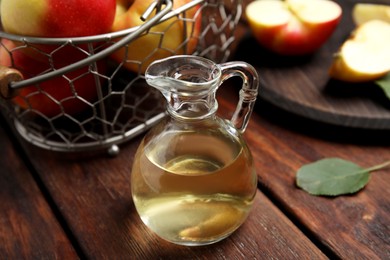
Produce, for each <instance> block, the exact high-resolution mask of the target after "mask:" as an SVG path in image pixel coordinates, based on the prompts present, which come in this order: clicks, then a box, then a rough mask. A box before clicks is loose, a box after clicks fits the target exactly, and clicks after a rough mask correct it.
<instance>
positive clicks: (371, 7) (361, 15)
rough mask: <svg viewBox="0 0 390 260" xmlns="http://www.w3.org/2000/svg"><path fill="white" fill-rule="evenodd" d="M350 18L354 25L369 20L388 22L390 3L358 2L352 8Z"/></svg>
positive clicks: (389, 18)
mask: <svg viewBox="0 0 390 260" xmlns="http://www.w3.org/2000/svg"><path fill="white" fill-rule="evenodd" d="M352 18H353V20H354V22H355V24H356V25H361V24H363V23H365V22H368V21H370V20H382V21H385V22H388V23H390V5H381V4H366V3H358V4H356V5H355V6H354V7H353V9H352Z"/></svg>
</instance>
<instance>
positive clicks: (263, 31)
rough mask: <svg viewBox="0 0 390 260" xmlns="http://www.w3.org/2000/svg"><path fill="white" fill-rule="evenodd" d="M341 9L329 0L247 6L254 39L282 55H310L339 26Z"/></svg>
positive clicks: (262, 0)
mask: <svg viewBox="0 0 390 260" xmlns="http://www.w3.org/2000/svg"><path fill="white" fill-rule="evenodd" d="M341 14H342V9H341V7H340V6H339V5H338V4H337V3H335V2H333V1H330V0H285V1H281V0H257V1H254V2H251V3H250V4H249V5H248V6H247V7H246V17H247V19H248V23H249V25H250V27H251V29H252V32H253V35H254V37H255V38H256V39H257V40H258V42H259V43H260V44H261V45H263V46H264V47H266V48H268V49H270V50H272V51H274V52H276V53H279V54H282V55H302V54H309V53H312V52H314V51H316V50H317V49H318V48H320V47H321V46H322V45H323V43H324V42H325V41H326V40H327V39H328V38H329V37H330V36H331V35H332V33H333V31H334V30H335V28H336V27H337V25H338V24H339V21H340V18H341Z"/></svg>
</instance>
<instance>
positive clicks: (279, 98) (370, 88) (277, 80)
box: [233, 0, 390, 129]
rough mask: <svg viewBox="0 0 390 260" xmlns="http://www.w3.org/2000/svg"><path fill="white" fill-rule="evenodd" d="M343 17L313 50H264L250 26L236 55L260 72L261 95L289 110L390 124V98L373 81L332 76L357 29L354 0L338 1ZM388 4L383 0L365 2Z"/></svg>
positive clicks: (331, 119) (336, 120) (351, 122)
mask: <svg viewBox="0 0 390 260" xmlns="http://www.w3.org/2000/svg"><path fill="white" fill-rule="evenodd" d="M337 2H339V3H340V5H341V6H342V9H343V15H342V20H341V22H340V24H339V26H338V28H337V30H336V31H335V33H334V34H333V35H332V37H331V38H330V39H329V40H328V41H327V42H326V43H325V44H324V45H323V46H322V47H321V48H320V49H319V50H318V51H316V52H315V53H313V55H308V56H297V57H290V56H279V55H275V54H273V53H271V52H270V51H267V50H265V49H264V48H262V47H261V46H260V44H258V43H257V41H256V40H255V39H254V37H253V36H252V35H251V33H250V30H249V29H248V28H246V31H247V32H246V35H244V37H243V38H242V39H240V40H241V41H240V42H239V43H238V44H237V50H236V53H235V56H234V57H233V59H236V60H244V61H247V62H249V63H251V64H252V65H253V66H255V67H256V69H257V70H258V72H259V74H260V75H261V85H262V93H261V95H260V97H261V98H262V99H265V100H267V101H268V102H271V103H273V104H274V105H276V106H279V107H281V108H283V109H285V110H287V111H292V112H294V113H296V114H298V115H301V116H305V117H308V118H311V119H314V120H318V121H321V122H326V123H332V124H335V125H341V126H350V127H359V128H368V129H390V102H389V100H388V99H387V98H386V96H385V94H384V92H383V91H382V90H381V89H380V88H379V87H378V86H376V85H375V84H374V83H372V82H369V83H360V84H356V83H355V84H347V83H345V82H341V81H337V80H332V79H331V78H330V77H329V74H328V71H329V68H330V65H331V63H332V59H333V55H334V53H336V52H337V51H338V49H339V47H340V46H341V45H342V43H343V42H344V41H345V40H346V38H348V36H349V35H350V33H351V31H352V30H353V29H354V28H355V25H354V23H353V21H352V15H351V12H352V8H353V6H354V4H356V3H355V1H337ZM366 2H372V3H382V4H385V3H387V4H388V1H387V2H386V1H385V0H372V1H366Z"/></svg>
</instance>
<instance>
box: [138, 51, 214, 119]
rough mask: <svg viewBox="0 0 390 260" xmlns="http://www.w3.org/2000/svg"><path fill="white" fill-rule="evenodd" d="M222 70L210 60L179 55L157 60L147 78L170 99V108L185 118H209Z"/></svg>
mask: <svg viewBox="0 0 390 260" xmlns="http://www.w3.org/2000/svg"><path fill="white" fill-rule="evenodd" d="M220 78H221V71H220V69H219V67H218V65H216V64H215V63H213V62H212V61H210V60H207V59H204V58H201V57H196V56H190V55H179V56H172V57H169V58H166V59H162V60H158V61H155V62H153V63H152V64H151V65H150V66H149V67H148V68H147V70H146V73H145V79H146V82H147V83H148V84H149V85H150V86H152V87H154V88H156V89H158V90H159V91H160V92H161V93H162V94H163V96H164V97H165V98H166V99H167V101H168V106H167V110H168V112H169V113H170V114H171V115H174V116H178V117H181V118H193V119H199V118H205V117H208V116H210V115H212V114H214V113H215V111H216V110H217V106H218V105H217V102H216V99H215V93H216V90H217V88H218V86H219V81H220Z"/></svg>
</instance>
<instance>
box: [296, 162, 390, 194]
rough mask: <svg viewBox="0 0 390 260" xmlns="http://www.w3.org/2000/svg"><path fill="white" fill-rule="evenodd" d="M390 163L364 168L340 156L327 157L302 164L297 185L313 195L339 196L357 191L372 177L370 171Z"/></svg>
mask: <svg viewBox="0 0 390 260" xmlns="http://www.w3.org/2000/svg"><path fill="white" fill-rule="evenodd" d="M388 165H390V161H388V162H385V163H383V164H380V165H376V166H374V167H371V168H368V169H364V168H362V167H360V166H359V165H357V164H354V163H352V162H349V161H346V160H343V159H339V158H326V159H322V160H319V161H317V162H314V163H310V164H307V165H304V166H302V167H301V168H300V169H299V170H298V172H297V176H296V183H297V186H298V187H300V188H302V189H304V190H305V191H307V192H308V193H310V194H312V195H324V196H338V195H342V194H350V193H355V192H357V191H359V190H360V189H362V188H363V187H364V186H365V185H366V184H367V183H368V181H369V179H370V172H371V171H375V170H379V169H381V168H384V167H386V166H388Z"/></svg>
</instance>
